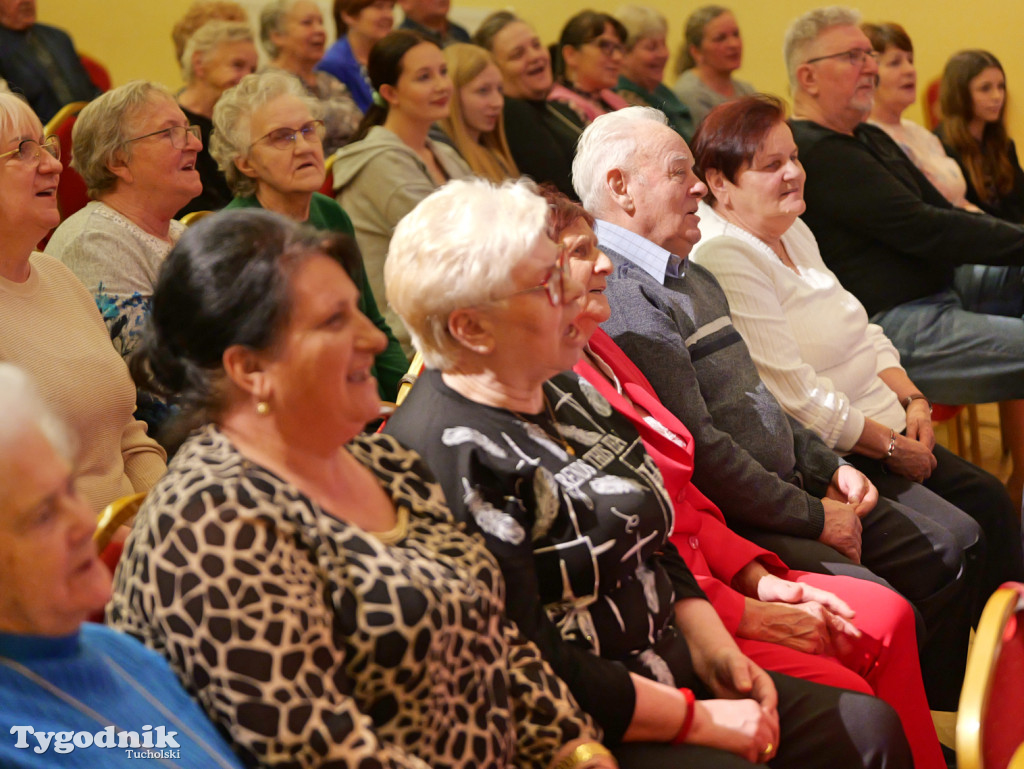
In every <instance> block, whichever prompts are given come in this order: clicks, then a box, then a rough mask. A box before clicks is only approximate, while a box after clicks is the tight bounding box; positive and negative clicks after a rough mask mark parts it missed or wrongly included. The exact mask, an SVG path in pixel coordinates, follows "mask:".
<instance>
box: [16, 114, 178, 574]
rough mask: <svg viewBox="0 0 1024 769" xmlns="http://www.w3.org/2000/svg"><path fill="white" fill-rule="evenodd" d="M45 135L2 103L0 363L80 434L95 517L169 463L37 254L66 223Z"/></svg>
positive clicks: (53, 143)
mask: <svg viewBox="0 0 1024 769" xmlns="http://www.w3.org/2000/svg"><path fill="white" fill-rule="evenodd" d="M42 134H43V127H42V125H41V124H40V123H39V119H38V118H37V117H36V116H35V114H34V113H33V112H32V109H31V108H30V107H29V106H28V105H27V104H26V103H25V102H24V101H22V100H21V99H19V98H18V97H16V96H13V95H11V94H0V360H3V361H8V362H11V363H16V364H17V365H19V366H21V367H22V368H24V369H25V370H26V371H28V372H29V373H30V374H31V375H32V376H33V377H34V378H35V379H36V381H37V382H38V386H39V389H40V392H41V393H42V397H43V399H44V400H45V401H46V403H47V405H48V407H49V408H50V409H51V410H52V411H53V412H55V413H56V414H57V416H58V417H59V418H60V419H62V420H63V421H64V422H65V423H67V425H68V426H69V427H70V428H71V430H72V431H73V432H74V435H75V438H76V440H77V443H78V448H79V452H78V456H77V460H76V462H77V488H78V490H79V492H80V493H81V494H82V496H83V498H84V499H85V500H86V503H87V504H88V506H89V508H90V509H91V510H92V511H93V512H94V513H98V512H99V511H100V510H102V509H103V507H104V506H105V505H107V504H109V503H110V502H113V501H114V500H115V499H117V498H118V497H120V496H124V495H126V494H132V493H135V492H138V491H147V490H148V489H149V487H150V486H152V485H153V483H155V482H156V480H157V479H158V478H159V477H160V476H161V475H162V474H163V472H164V469H165V467H164V459H165V455H164V452H163V449H161V448H160V447H159V446H158V445H157V444H156V443H155V442H154V441H153V440H152V439H151V438H149V437H148V436H147V435H146V426H145V425H144V424H143V423H142V422H139V421H137V420H136V419H135V418H134V417H133V416H132V412H133V411H134V409H135V388H134V387H133V386H132V381H131V378H130V377H129V376H128V370H127V368H125V364H124V361H122V360H121V358H120V357H119V356H118V354H117V352H116V351H115V350H114V348H113V347H112V346H111V344H110V337H109V335H108V334H107V329H106V328H105V327H104V325H103V321H102V320H101V318H100V314H99V313H98V312H97V311H96V305H95V304H94V303H93V299H92V297H91V296H90V295H89V292H88V291H86V290H85V288H83V287H82V284H81V283H80V282H79V281H78V280H77V279H76V278H75V276H74V275H72V274H71V272H69V271H68V269H67V268H66V267H65V266H64V265H62V264H61V263H60V262H58V261H57V260H56V259H53V258H52V257H49V256H47V255H45V254H41V253H39V252H37V251H35V246H36V244H37V243H38V242H39V241H40V240H41V239H42V238H43V236H44V235H46V233H47V232H49V231H50V229H51V228H52V227H53V226H54V225H56V224H57V222H58V221H59V220H60V214H59V213H58V212H57V197H56V189H57V179H58V177H59V175H60V171H61V165H60V160H59V157H60V144H59V143H58V142H57V140H56V138H55V137H49V138H46V139H44V138H43V135H42ZM0 389H2V388H0ZM2 411H3V410H2V409H0V412H2ZM0 496H2V495H0ZM2 592H3V591H0V593H2Z"/></svg>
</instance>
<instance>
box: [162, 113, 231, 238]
mask: <svg viewBox="0 0 1024 769" xmlns="http://www.w3.org/2000/svg"><path fill="white" fill-rule="evenodd" d="M178 106H179V107H181V105H180V104H179V105H178ZM181 111H182V112H184V113H185V117H186V118H188V122H189V123H190V124H192V125H197V126H199V130H200V132H201V133H202V135H203V148H202V149H201V150H200V151H199V155H198V156H197V157H196V170H197V171H198V172H199V178H200V179H202V181H203V191H202V192H200V193H199V194H198V195H197V196H196V197H194V198H192V200H190V201H189V202H188V204H187V205H186V206H185V207H184V208H182V209H181V210H180V211H179V212H178V213H177V214H176V215H175V217H174V218H175V219H180V218H181V217H183V216H184V215H185V214H188V213H191V212H192V211H220V209H222V208H224V206H226V205H227V204H228V203H230V202H231V200H232V198H234V197H235V196H234V194H232V192H231V189H230V188H229V187H228V183H227V181H226V180H225V179H224V174H222V173H221V172H220V169H219V168H217V161H216V160H214V159H213V155H211V154H210V134H211V133H213V121H212V120H210V118H208V117H204V116H203V115H197V114H196V113H195V112H192V111H190V110H188V109H186V108H185V107H181Z"/></svg>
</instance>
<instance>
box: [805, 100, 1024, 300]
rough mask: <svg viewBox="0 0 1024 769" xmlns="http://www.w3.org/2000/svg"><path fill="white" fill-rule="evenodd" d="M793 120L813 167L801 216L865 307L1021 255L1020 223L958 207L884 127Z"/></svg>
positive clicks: (1023, 232)
mask: <svg viewBox="0 0 1024 769" xmlns="http://www.w3.org/2000/svg"><path fill="white" fill-rule="evenodd" d="M790 125H791V126H792V128H793V136H794V138H795V139H796V143H797V146H798V147H799V149H800V161H801V162H802V163H803V165H804V168H805V169H806V170H807V185H806V187H805V189H804V198H805V199H806V201H807V212H806V213H805V214H804V216H803V219H804V221H806V222H807V224H808V225H809V226H810V228H811V230H812V231H813V232H814V236H815V238H817V240H818V246H819V247H820V248H821V255H822V257H823V258H824V259H825V263H826V264H827V265H828V267H829V268H830V269H831V270H832V271H833V272H834V273H836V275H837V276H838V277H839V280H840V282H842V284H843V285H844V286H845V287H846V288H847V289H848V290H849V291H851V292H852V293H853V294H854V295H855V296H856V297H857V298H858V299H859V300H860V301H861V303H862V304H863V305H864V306H865V307H866V308H867V311H868V314H869V315H874V314H875V313H878V312H882V311H884V310H888V309H891V308H892V307H895V306H896V305H900V304H904V303H905V302H910V301H913V300H915V299H920V298H922V297H926V296H930V295H932V294H935V293H938V292H939V291H943V290H946V289H948V288H950V287H951V286H952V285H953V268H954V267H956V266H957V265H960V264H975V263H976V264H997V265H998V264H1022V263H1024V227H1021V226H1018V225H1014V224H1008V223H1006V222H1003V221H1000V220H998V219H995V218H992V217H989V216H981V215H978V214H973V213H970V212H967V211H963V210H961V209H958V208H954V207H953V206H952V205H951V204H950V203H949V201H947V200H946V199H945V198H944V197H943V196H942V194H941V193H940V192H939V191H938V190H936V189H935V187H933V186H932V184H931V182H929V181H928V180H927V179H926V178H925V176H924V174H922V173H921V172H920V171H919V170H918V169H917V168H916V167H915V166H914V164H913V163H912V162H911V161H910V159H909V158H908V157H907V155H906V154H905V153H904V152H903V150H901V149H900V148H899V146H898V145H897V144H896V143H895V142H894V141H893V140H892V139H891V138H890V137H889V135H888V134H887V133H885V131H883V130H882V129H880V128H877V127H875V126H872V125H868V124H861V125H859V126H857V128H856V129H855V131H854V135H853V136H848V135H846V134H841V133H838V132H836V131H833V130H831V129H829V128H825V127H824V126H821V125H818V124H817V123H812V122H810V121H808V120H792V121H790Z"/></svg>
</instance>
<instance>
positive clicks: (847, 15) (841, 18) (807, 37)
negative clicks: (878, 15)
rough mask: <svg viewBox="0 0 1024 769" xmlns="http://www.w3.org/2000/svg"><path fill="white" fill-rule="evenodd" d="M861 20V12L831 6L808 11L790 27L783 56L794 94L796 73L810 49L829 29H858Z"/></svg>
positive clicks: (783, 45)
mask: <svg viewBox="0 0 1024 769" xmlns="http://www.w3.org/2000/svg"><path fill="white" fill-rule="evenodd" d="M860 18H861V17H860V11H855V10H854V9H852V8H846V7H844V6H841V5H830V6H827V7H825V8H815V9H814V10H813V11H808V12H807V13H805V14H804V15H803V16H799V17H797V18H796V19H795V20H794V21H793V23H792V24H790V25H789V29H787V30H786V37H785V40H784V41H783V43H782V55H783V57H784V58H785V60H786V74H787V75H789V86H790V88H792V89H793V91H794V92H795V91H796V88H797V80H796V71H797V69H798V68H799V67H800V65H801V64H803V63H804V60H805V59H806V57H807V49H808V47H810V46H811V45H812V44H813V43H814V41H815V40H817V39H818V36H819V35H820V34H821V33H822V32H824V31H825V30H826V29H828V28H829V27H856V26H857V25H859V24H860Z"/></svg>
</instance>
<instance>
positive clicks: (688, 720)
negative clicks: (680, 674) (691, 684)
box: [672, 689, 697, 745]
mask: <svg viewBox="0 0 1024 769" xmlns="http://www.w3.org/2000/svg"><path fill="white" fill-rule="evenodd" d="M679 691H680V692H681V693H682V695H683V699H684V700H686V716H685V717H684V718H683V725H682V726H680V727H679V731H678V732H677V733H676V736H675V737H674V738H673V740H672V744H673V745H682V744H683V743H684V742H686V738H687V736H688V735H689V734H690V727H691V726H693V712H694V711H695V710H696V706H695V702H696V700H697V698H696V697H694V696H693V691H691V690H690V689H680V690H679Z"/></svg>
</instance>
